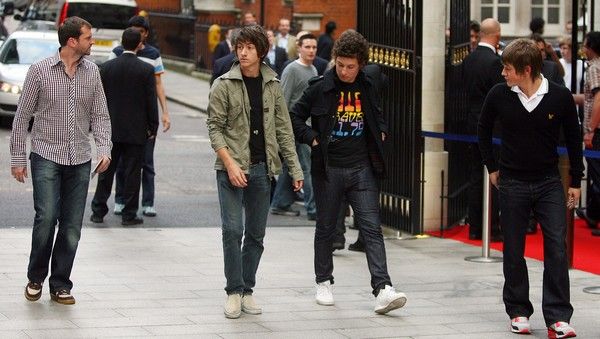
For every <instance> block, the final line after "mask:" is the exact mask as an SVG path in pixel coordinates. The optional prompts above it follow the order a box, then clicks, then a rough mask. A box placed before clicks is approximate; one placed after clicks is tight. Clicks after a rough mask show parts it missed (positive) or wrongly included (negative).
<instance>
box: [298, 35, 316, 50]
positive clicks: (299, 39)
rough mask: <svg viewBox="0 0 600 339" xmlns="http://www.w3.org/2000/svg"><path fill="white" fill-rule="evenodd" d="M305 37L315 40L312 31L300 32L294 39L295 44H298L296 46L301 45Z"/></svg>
mask: <svg viewBox="0 0 600 339" xmlns="http://www.w3.org/2000/svg"><path fill="white" fill-rule="evenodd" d="M306 39H313V40H317V37H315V36H314V35H313V34H312V33H307V34H302V35H301V36H299V37H298V39H296V44H298V46H300V47H302V44H303V43H304V40H306Z"/></svg>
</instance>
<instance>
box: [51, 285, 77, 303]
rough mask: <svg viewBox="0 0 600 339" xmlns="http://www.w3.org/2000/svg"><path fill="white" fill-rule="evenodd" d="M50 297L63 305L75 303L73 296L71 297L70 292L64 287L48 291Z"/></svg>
mask: <svg viewBox="0 0 600 339" xmlns="http://www.w3.org/2000/svg"><path fill="white" fill-rule="evenodd" d="M50 299H52V300H53V301H56V302H57V303H59V304H63V305H73V304H74V303H75V298H73V296H72V295H71V292H69V290H67V289H64V288H63V289H60V290H58V291H54V292H52V293H50Z"/></svg>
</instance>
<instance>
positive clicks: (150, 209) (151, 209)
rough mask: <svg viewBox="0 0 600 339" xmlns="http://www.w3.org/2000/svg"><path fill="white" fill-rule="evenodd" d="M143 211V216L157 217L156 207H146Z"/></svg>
mask: <svg viewBox="0 0 600 339" xmlns="http://www.w3.org/2000/svg"><path fill="white" fill-rule="evenodd" d="M142 209H143V211H142V214H144V215H145V216H147V217H155V216H156V209H155V208H154V206H144V207H143V208H142Z"/></svg>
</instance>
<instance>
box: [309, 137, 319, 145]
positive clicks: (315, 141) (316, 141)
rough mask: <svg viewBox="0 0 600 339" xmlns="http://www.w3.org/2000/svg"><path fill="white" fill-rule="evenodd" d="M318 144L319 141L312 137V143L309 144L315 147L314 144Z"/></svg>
mask: <svg viewBox="0 0 600 339" xmlns="http://www.w3.org/2000/svg"><path fill="white" fill-rule="evenodd" d="M318 144H319V141H318V140H317V138H314V139H313V142H312V144H311V146H312V147H315V146H317V145H318Z"/></svg>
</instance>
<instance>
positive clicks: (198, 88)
mask: <svg viewBox="0 0 600 339" xmlns="http://www.w3.org/2000/svg"><path fill="white" fill-rule="evenodd" d="M162 81H163V84H164V87H165V93H166V96H167V99H168V100H171V101H174V102H177V103H178V104H181V105H184V106H187V107H189V108H192V109H195V110H198V111H200V112H202V113H206V107H207V106H208V91H209V89H210V86H209V85H208V81H205V80H201V79H198V78H195V77H192V76H189V75H184V74H181V73H177V72H176V71H172V70H167V71H166V72H165V73H164V75H163V76H162Z"/></svg>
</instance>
